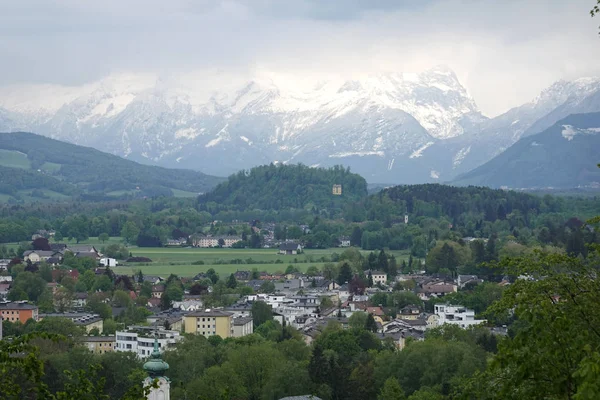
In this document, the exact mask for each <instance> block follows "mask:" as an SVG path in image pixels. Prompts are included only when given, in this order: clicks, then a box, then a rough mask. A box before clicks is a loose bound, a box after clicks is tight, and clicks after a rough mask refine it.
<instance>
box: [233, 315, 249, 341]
mask: <svg viewBox="0 0 600 400" xmlns="http://www.w3.org/2000/svg"><path fill="white" fill-rule="evenodd" d="M253 332H254V322H253V321H252V317H240V318H234V319H233V337H242V336H246V335H251V334H252V333H253Z"/></svg>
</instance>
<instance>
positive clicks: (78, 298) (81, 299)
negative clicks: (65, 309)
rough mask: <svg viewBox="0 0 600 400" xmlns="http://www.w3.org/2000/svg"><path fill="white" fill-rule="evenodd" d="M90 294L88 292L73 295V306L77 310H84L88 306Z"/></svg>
mask: <svg viewBox="0 0 600 400" xmlns="http://www.w3.org/2000/svg"><path fill="white" fill-rule="evenodd" d="M87 299H88V294H87V293H86V292H77V293H75V294H74V295H73V302H72V305H73V307H75V308H83V307H85V306H86V304H87Z"/></svg>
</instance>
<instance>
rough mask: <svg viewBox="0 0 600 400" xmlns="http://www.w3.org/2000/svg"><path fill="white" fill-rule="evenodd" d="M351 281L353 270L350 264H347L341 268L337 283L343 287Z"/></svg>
mask: <svg viewBox="0 0 600 400" xmlns="http://www.w3.org/2000/svg"><path fill="white" fill-rule="evenodd" d="M351 279H352V268H350V264H348V263H347V262H345V263H343V264H342V266H341V267H340V272H339V274H338V276H337V283H338V284H339V285H343V284H344V283H348V282H350V280H351Z"/></svg>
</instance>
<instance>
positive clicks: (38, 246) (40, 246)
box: [31, 237, 52, 251]
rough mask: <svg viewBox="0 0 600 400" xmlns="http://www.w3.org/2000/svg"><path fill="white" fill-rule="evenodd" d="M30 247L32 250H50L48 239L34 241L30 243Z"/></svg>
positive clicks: (41, 238) (42, 238)
mask: <svg viewBox="0 0 600 400" xmlns="http://www.w3.org/2000/svg"><path fill="white" fill-rule="evenodd" d="M31 246H32V247H33V250H44V251H50V250H52V248H51V247H50V243H48V239H46V238H45V237H40V238H37V239H35V240H34V241H33V242H31Z"/></svg>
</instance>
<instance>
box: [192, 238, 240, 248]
mask: <svg viewBox="0 0 600 400" xmlns="http://www.w3.org/2000/svg"><path fill="white" fill-rule="evenodd" d="M241 240H242V238H241V237H240V236H194V237H193V238H192V246H194V247H219V246H220V247H231V246H233V245H234V244H235V243H237V242H240V241H241ZM219 241H221V243H222V245H220V244H219Z"/></svg>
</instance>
